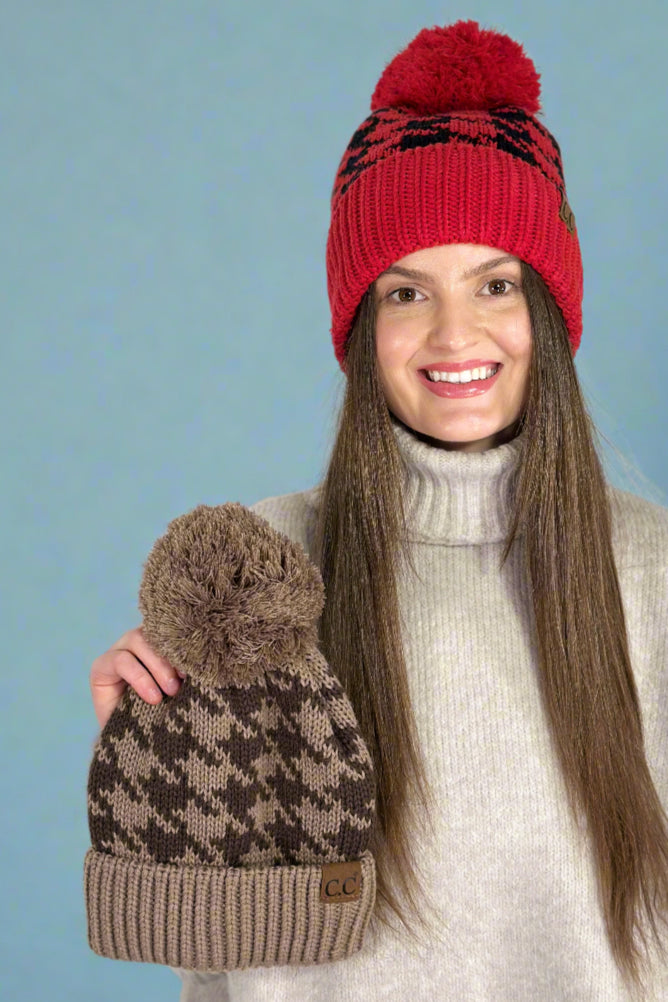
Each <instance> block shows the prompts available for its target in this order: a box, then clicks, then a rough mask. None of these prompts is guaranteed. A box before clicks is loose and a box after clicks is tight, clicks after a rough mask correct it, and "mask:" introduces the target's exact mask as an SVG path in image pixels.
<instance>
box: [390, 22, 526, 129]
mask: <svg viewBox="0 0 668 1002" xmlns="http://www.w3.org/2000/svg"><path fill="white" fill-rule="evenodd" d="M539 97H540V77H539V75H538V73H537V72H536V67H535V66H534V64H533V63H532V61H531V60H530V59H529V57H528V56H527V55H526V53H525V52H524V49H523V48H522V46H521V45H520V44H519V42H514V41H513V39H512V38H509V37H508V36H507V35H502V34H500V33H499V32H497V31H486V30H482V29H481V28H480V26H479V24H478V23H477V21H457V23H456V24H452V25H449V26H447V27H445V28H438V27H437V28H424V29H423V30H422V31H421V32H420V34H419V35H416V37H415V38H414V39H413V41H412V42H411V43H410V44H409V45H408V46H406V48H405V49H404V50H403V51H402V52H400V53H399V55H397V56H395V58H394V59H393V60H392V62H391V63H390V64H389V65H388V66H386V68H385V70H384V72H383V74H382V76H381V78H380V80H379V81H378V83H377V85H376V89H375V91H374V94H373V97H372V98H371V110H372V111H377V110H378V109H379V108H402V109H405V110H408V111H414V112H417V114H419V115H439V114H446V113H447V112H449V111H490V110H491V109H492V108H501V107H505V106H507V105H512V106H514V107H516V108H522V109H523V110H524V111H527V112H529V114H531V115H535V113H536V112H537V111H540V102H539Z"/></svg>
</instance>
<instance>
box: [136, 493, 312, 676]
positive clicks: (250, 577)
mask: <svg viewBox="0 0 668 1002" xmlns="http://www.w3.org/2000/svg"><path fill="white" fill-rule="evenodd" d="M323 604H324V586H323V583H322V578H321V577H320V572H319V570H318V568H317V567H316V566H315V564H313V563H312V562H311V560H310V559H309V558H308V556H307V555H306V553H305V551H304V549H303V548H302V547H301V546H300V545H299V544H298V543H294V542H293V541H292V540H290V539H288V537H287V536H284V535H283V534H282V533H280V532H277V531H276V530H275V529H273V528H272V527H271V526H270V525H269V524H268V523H267V522H266V521H265V520H264V519H262V518H260V517H259V516H258V515H256V514H255V513H254V512H251V511H249V510H248V509H247V508H245V507H244V506H243V505H241V504H238V503H236V502H235V503H230V504H224V505H218V506H216V507H210V506H208V505H198V506H197V508H195V509H193V511H191V512H188V513H187V514H185V515H181V516H179V518H176V519H174V520H173V521H172V522H170V523H169V525H168V527H167V532H166V533H165V534H164V536H161V537H160V539H158V540H157V542H156V543H155V544H154V546H153V549H152V550H151V553H150V554H149V556H148V559H147V560H146V562H145V564H144V575H143V578H142V583H141V587H140V589H139V610H140V612H141V613H142V616H143V617H144V624H143V632H144V635H145V637H146V639H147V641H148V643H149V644H150V645H151V647H153V649H154V650H155V651H156V652H157V653H158V654H160V655H161V656H162V657H164V658H166V659H167V661H169V663H170V664H171V665H172V666H173V667H174V668H178V669H180V670H181V671H182V672H184V673H185V674H186V675H189V676H190V677H192V678H196V679H197V680H198V681H199V682H201V683H202V684H203V685H211V686H225V685H243V684H245V683H248V682H252V681H253V680H254V679H256V678H257V677H258V676H259V674H261V673H262V672H263V671H265V670H267V669H270V668H280V667H281V665H282V664H289V663H290V661H291V658H292V657H293V656H294V655H295V654H296V653H297V652H298V651H300V650H301V649H302V647H303V645H304V643H315V642H316V638H317V625H316V624H317V620H318V617H319V616H320V613H321V612H322V607H323Z"/></svg>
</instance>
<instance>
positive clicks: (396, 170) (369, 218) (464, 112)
mask: <svg viewBox="0 0 668 1002" xmlns="http://www.w3.org/2000/svg"><path fill="white" fill-rule="evenodd" d="M539 94H540V85H539V76H538V74H537V72H536V69H535V67H534V65H533V63H532V62H531V60H530V59H529V58H528V57H527V56H526V55H525V53H524V51H523V49H522V47H521V46H520V45H519V44H518V43H516V42H514V41H513V40H512V39H510V38H508V36H506V35H502V34H500V33H499V32H494V31H485V30H482V29H480V27H479V25H478V24H477V22H475V21H466V22H464V21H459V22H457V23H456V24H454V25H450V26H448V27H445V28H431V29H425V30H423V31H422V32H420V34H419V35H417V36H416V38H414V39H413V41H412V42H411V43H410V44H409V45H408V46H407V47H406V49H404V50H403V51H402V52H400V53H399V55H397V56H396V57H395V58H394V59H393V60H392V62H391V63H390V64H389V65H388V66H387V67H386V69H385V70H384V72H383V75H382V76H381V79H380V80H379V82H378V85H377V87H376V90H375V92H374V95H373V99H372V102H371V114H370V115H369V116H368V117H367V118H365V120H364V121H363V122H362V124H361V125H360V126H359V128H358V129H357V130H356V131H355V133H354V134H353V136H352V138H351V140H350V142H349V144H348V147H347V149H346V151H345V153H344V155H343V157H342V159H341V162H340V164H339V168H338V171H337V174H336V179H335V182H334V188H333V192H332V200H331V222H330V228H329V234H328V239H327V284H328V292H329V299H330V306H331V312H332V328H331V333H332V341H333V344H334V350H335V353H336V358H337V360H338V362H339V365H340V366H341V368H342V369H344V371H345V365H344V362H345V350H346V342H347V339H348V335H349V333H350V328H351V326H352V323H353V320H354V317H355V313H356V311H357V308H358V306H359V304H360V301H361V299H362V297H363V295H364V294H365V292H366V291H367V289H368V288H369V286H370V285H371V283H372V282H374V281H375V280H376V279H377V278H378V276H379V275H380V274H381V273H382V272H383V271H384V270H385V269H386V268H388V267H389V266H390V265H391V264H393V263H395V262H396V261H398V260H400V259H401V258H403V257H405V256H406V255H407V254H411V253H413V252H414V251H417V250H421V249H423V248H426V247H434V246H439V245H442V244H450V243H472V244H481V245H488V246H491V247H495V248H500V249H502V250H504V251H506V252H507V253H509V254H513V255H515V256H516V257H519V258H520V259H521V260H523V261H526V262H527V263H528V264H530V265H532V267H533V268H534V269H535V270H536V271H537V272H538V273H539V274H540V275H541V276H542V277H543V279H544V280H545V282H546V284H547V286H548V288H549V289H550V291H551V293H552V295H553V296H554V298H555V300H556V302H557V305H558V306H559V308H560V309H561V312H562V314H563V317H564V321H565V323H566V326H567V328H568V331H569V336H570V342H571V349H572V352H573V354H575V352H576V351H577V348H578V346H579V344H580V339H581V336H582V294H583V279H582V260H581V255H580V246H579V242H578V236H577V229H576V226H575V217H574V215H573V212H572V210H571V208H570V205H569V203H568V199H567V196H566V185H565V181H564V170H563V164H562V159H561V151H560V148H559V144H558V143H557V141H556V139H555V138H554V136H553V135H552V134H551V133H550V132H549V131H548V129H547V128H546V127H545V126H544V125H543V124H542V122H540V121H539V119H538V118H537V117H536V114H537V113H538V111H539V109H540V104H539V101H538V96H539Z"/></svg>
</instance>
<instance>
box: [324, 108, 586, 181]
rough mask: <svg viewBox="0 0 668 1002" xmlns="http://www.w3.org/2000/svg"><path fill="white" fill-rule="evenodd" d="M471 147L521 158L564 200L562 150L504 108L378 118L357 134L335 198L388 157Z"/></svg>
mask: <svg viewBox="0 0 668 1002" xmlns="http://www.w3.org/2000/svg"><path fill="white" fill-rule="evenodd" d="M452 142H459V143H468V144H469V145H471V146H487V147H492V148H494V149H497V150H500V151H501V152H503V153H507V154H508V155H509V156H512V157H519V158H520V159H521V160H523V161H524V162H525V163H527V164H528V165H529V166H530V167H534V168H535V169H536V170H539V171H541V173H542V174H543V175H544V176H545V178H546V179H547V180H548V181H551V182H552V184H554V185H555V187H556V188H557V189H558V191H559V193H560V195H561V196H562V197H564V196H565V194H566V188H565V185H564V177H563V167H562V163H561V150H560V148H559V144H558V143H557V141H556V139H555V138H554V136H553V135H552V134H551V133H550V132H548V130H547V129H546V128H545V126H544V125H543V124H542V123H541V122H539V121H538V119H537V118H534V116H533V115H527V114H526V112H524V111H522V109H521V108H499V109H496V110H495V111H493V112H489V111H478V112H468V113H467V114H465V115H464V114H461V113H460V112H451V113H449V114H446V115H430V116H429V117H418V116H416V115H415V114H412V115H411V114H409V115H407V114H406V113H405V112H401V111H398V110H396V109H395V108H383V109H381V110H379V111H376V112H374V113H373V114H372V115H369V117H368V118H367V119H366V120H365V121H364V122H363V123H362V125H361V126H360V128H359V129H358V130H357V131H356V132H355V134H354V135H353V137H352V139H351V140H350V143H349V144H348V149H347V150H346V152H345V154H344V157H343V160H342V161H341V165H340V167H339V171H338V174H337V176H336V181H335V182H334V191H333V193H332V197H333V199H334V200H336V199H337V198H340V197H341V196H342V195H345V193H346V191H347V190H348V188H349V187H350V185H351V184H352V183H353V181H354V180H355V179H356V178H358V177H359V176H360V174H361V173H362V171H363V170H365V169H366V168H367V167H370V166H371V165H372V164H375V163H379V162H380V161H381V160H384V159H385V158H386V157H391V156H393V155H394V154H395V153H403V152H404V151H405V150H417V149H421V148H422V147H425V146H432V145H433V144H434V143H452Z"/></svg>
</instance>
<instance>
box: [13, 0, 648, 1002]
mask: <svg viewBox="0 0 668 1002" xmlns="http://www.w3.org/2000/svg"><path fill="white" fill-rule="evenodd" d="M2 13H3V18H2V21H3V26H2V41H1V42H0V137H1V139H0V141H1V142H2V174H1V178H2V182H1V184H0V229H1V233H2V239H1V247H2V250H1V252H0V253H1V258H2V260H1V264H2V333H1V342H0V343H1V346H2V365H1V367H0V371H1V373H2V381H3V386H2V394H1V395H0V400H1V404H0V406H1V407H2V421H1V423H0V427H1V428H2V442H3V446H4V448H3V453H2V455H3V471H4V475H3V490H2V498H3V507H4V517H3V519H2V526H3V533H2V537H3V538H2V568H3V587H2V599H1V602H2V605H1V608H2V624H1V625H2V644H3V650H4V665H3V691H2V694H3V699H2V712H3V719H2V721H1V730H0V734H1V740H2V751H3V768H2V781H1V782H2V787H1V789H0V802H1V803H2V806H3V814H4V817H3V825H2V828H3V851H2V854H1V856H0V859H1V863H0V866H1V867H2V871H1V881H0V886H1V887H2V910H3V916H2V935H1V936H0V944H1V946H0V950H1V951H2V956H1V957H0V979H1V981H0V997H1V998H2V1000H3V1002H4V1000H7V1002H10V1000H11V1002H19V1000H20V1002H23V1000H26V1002H27V1000H30V1002H34V1000H36V999H39V1000H42V999H43V1000H48V1002H60V1000H67V1002H77V1000H85V1002H91V1000H92V1002H106V1000H109V1002H111V1000H117V999H121V998H122V999H128V1000H135V999H136V1000H142V1002H153V1000H158V999H160V1000H169V999H174V1000H176V999H177V998H178V981H177V979H176V978H175V977H174V975H173V974H172V973H171V972H170V971H168V970H167V969H163V968H159V967H154V966H150V965H138V964H128V963H120V962H115V961H108V960H103V959H100V958H98V957H96V956H95V955H93V954H92V953H91V952H90V951H89V949H88V946H87V943H86V933H85V921H84V913H83V898H82V889H81V885H82V879H81V867H82V860H83V855H84V852H85V850H86V847H87V845H88V829H87V820H86V793H85V788H86V778H87V770H88V764H89V758H90V751H91V748H92V743H93V741H94V738H95V735H96V729H97V728H96V722H95V717H94V714H93V710H92V705H91V702H90V697H89V690H88V673H89V670H90V665H91V662H92V661H93V659H94V658H95V657H96V656H97V655H99V654H101V653H102V652H103V651H105V650H106V649H107V648H108V647H109V646H110V645H111V644H112V643H113V642H114V641H115V640H116V639H117V638H118V637H119V636H120V635H121V634H122V633H123V632H124V631H125V630H127V629H129V628H130V627H132V626H135V625H137V624H138V623H139V615H138V612H137V606H136V596H137V589H138V585H139V580H140V576H141V568H142V562H143V560H144V559H145V557H146V555H147V553H148V551H149V550H150V548H151V546H152V544H153V542H154V540H155V539H156V538H157V536H159V535H161V534H162V532H163V531H164V529H165V527H166V524H167V522H168V521H169V520H170V519H171V518H173V517H175V516H176V515H178V514H180V513H182V512H184V511H187V510H189V509H191V508H192V507H194V506H195V505H196V504H198V503H200V502H204V503H208V504H217V503H222V502H224V501H230V500H239V501H241V502H243V503H252V502H253V501H255V500H257V499H259V498H261V497H265V496H268V495H272V494H280V493H285V492H288V491H295V490H300V489H303V488H306V487H308V486H310V485H312V484H313V483H315V482H316V481H317V480H318V479H319V478H320V476H321V474H322V471H323V467H324V463H325V459H326V450H327V444H328V442H329V441H330V433H331V427H332V417H331V416H332V413H333V408H334V406H335V404H336V402H337V400H338V399H339V395H340V389H341V384H342V377H341V376H340V375H339V371H338V367H337V366H336V363H335V360H334V356H333V352H332V349H331V346H330V341H329V334H328V328H329V313H328V303H327V298H326V284H325V270H324V248H325V239H326V233H327V225H328V200H329V193H330V189H331V185H332V181H333V177H334V172H335V169H336V166H337V164H338V161H339V158H340V156H341V154H342V152H343V150H344V148H345V145H346V144H347V142H348V140H349V138H350V136H351V135H352V133H353V131H354V130H355V128H356V127H357V126H358V124H359V123H360V122H361V121H362V119H363V118H364V117H365V115H366V114H367V112H368V103H369V98H370V95H371V93H372V91H373V88H374V86H375V82H376V80H377V78H378V76H379V75H380V72H381V71H382V69H383V67H384V65H385V64H386V63H387V62H388V61H389V60H390V59H391V57H392V56H393V55H394V54H395V53H396V52H397V51H398V50H399V49H400V48H402V47H403V46H404V45H405V44H406V43H407V42H408V41H409V40H410V38H412V37H413V35H414V34H415V33H416V32H417V31H418V30H419V29H420V28H422V27H424V26H429V25H432V24H435V23H438V24H444V23H449V22H452V21H455V20H457V19H458V18H460V17H464V18H468V17H472V18H476V19H479V20H480V21H481V23H482V24H483V26H485V27H496V28H499V29H501V30H504V31H506V32H508V33H509V34H510V35H512V36H513V37H515V38H517V39H518V40H519V41H520V42H522V43H523V44H524V45H525V47H526V50H527V52H528V53H529V55H530V56H531V57H532V58H533V59H534V61H535V63H536V65H537V68H538V70H539V72H540V73H541V75H542V84H543V105H544V111H545V116H544V121H545V122H546V124H547V125H548V127H549V128H551V130H552V131H553V132H554V133H555V135H556V136H557V138H558V140H559V142H560V144H561V147H562V152H563V155H564V162H565V168H566V180H567V186H568V193H569V198H570V202H571V205H572V208H573V211H574V213H575V216H576V219H577V223H578V228H579V233H580V240H581V245H582V252H583V258H584V267H585V304H584V326H585V330H584V337H583V342H582V348H581V350H580V352H579V354H578V356H577V365H578V369H579V372H580V375H581V377H582V382H583V385H584V388H585V391H586V394H587V398H588V400H589V402H590V404H591V407H592V413H593V416H594V418H595V421H596V423H597V424H598V425H599V427H600V428H601V429H602V430H603V431H604V432H605V433H606V434H607V435H608V437H610V438H611V439H612V440H613V441H614V442H615V443H616V444H617V445H618V446H619V447H621V449H622V451H623V452H624V453H625V454H626V455H627V456H628V457H630V458H631V459H632V460H633V461H634V463H635V465H636V467H637V471H638V472H637V473H636V474H634V475H633V477H634V478H635V482H636V489H638V490H639V491H641V492H643V493H646V494H650V495H651V494H652V487H651V484H647V483H642V482H641V481H639V480H638V477H639V476H640V475H641V474H644V475H645V476H646V477H648V478H649V480H650V481H652V482H653V483H654V485H655V487H656V488H657V489H658V491H659V493H658V494H657V492H656V491H655V492H654V495H653V496H654V497H658V499H659V500H661V497H662V496H661V494H660V492H664V494H663V497H664V498H665V492H666V490H667V488H668V468H667V464H666V444H665V443H666V430H667V428H668V404H667V394H666V392H665V387H664V384H665V379H666V362H667V357H666V330H667V323H666V321H667V320H668V305H667V304H668V285H667V281H666V274H665V262H666V251H667V249H668V248H667V237H666V232H667V230H668V200H667V195H666V186H665V181H664V176H665V170H666V163H667V162H668V149H667V129H666V121H667V120H668V92H667V90H666V87H665V73H666V57H665V51H666V41H667V29H668V15H667V13H666V8H665V5H663V4H662V3H659V2H658V0H657V2H656V3H651V2H649V0H639V2H636V3H635V4H634V5H633V16H629V15H628V13H615V12H614V11H613V9H612V8H611V6H610V4H609V3H608V2H591V0H590V2H586V0H585V2H584V3H582V2H564V3H560V4H541V3H536V2H535V0H531V2H526V3H522V2H512V0H507V2H506V3H505V4H502V5H501V4H499V3H498V2H494V3H492V2H468V3H466V4H461V5H454V4H451V3H433V2H426V0H382V2H381V0H364V2H363V3H360V2H359V0H355V2H350V0H340V2H338V3H336V2H330V0H328V2H326V3H325V2H322V0H301V2H297V3H295V2H293V3H280V2H273V3H258V2H254V0H244V2H243V3H240V2H235V3H228V2H214V0H180V2H179V0H173V2H172V0H132V2H130V0H120V2H118V0H116V2H110V0H95V2H94V3H93V2H91V0H59V2H55V3H54V2H53V0H14V2H11V0H5V3H3V5H2ZM611 476H613V479H616V481H617V482H620V479H619V477H620V473H619V470H618V471H617V472H614V470H612V472H611ZM625 482H626V484H627V486H628V485H629V481H628V478H627V480H626V481H625ZM664 503H665V501H664Z"/></svg>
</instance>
